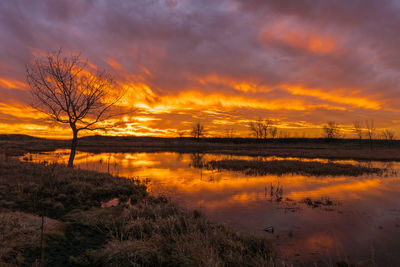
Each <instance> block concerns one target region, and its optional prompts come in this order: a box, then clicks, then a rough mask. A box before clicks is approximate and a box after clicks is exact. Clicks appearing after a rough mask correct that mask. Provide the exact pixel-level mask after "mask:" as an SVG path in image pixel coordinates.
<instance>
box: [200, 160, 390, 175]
mask: <svg viewBox="0 0 400 267" xmlns="http://www.w3.org/2000/svg"><path fill="white" fill-rule="evenodd" d="M206 167H207V168H208V169H213V170H215V169H217V170H230V171H241V172H244V173H245V174H246V175H267V174H276V175H284V174H300V175H313V176H327V175H332V176H339V175H348V176H359V175H363V174H382V173H383V172H384V170H382V169H379V168H372V167H365V166H360V165H352V164H342V163H333V162H328V163H321V162H313V161H300V160H273V161H262V160H229V159H227V160H212V161H209V162H208V163H207V164H206Z"/></svg>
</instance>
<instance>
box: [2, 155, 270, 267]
mask: <svg viewBox="0 0 400 267" xmlns="http://www.w3.org/2000/svg"><path fill="white" fill-rule="evenodd" d="M0 198H1V199H0V211H1V213H0V247H1V249H0V265H6V266H21V265H22V266H24V265H25V266H28V265H29V266H31V265H32V264H38V263H39V262H41V258H42V259H44V262H45V263H46V264H47V265H48V266H71V265H77V266H271V265H273V256H272V249H271V245H270V242H269V241H267V240H265V239H262V238H259V237H254V236H242V235H239V234H237V233H236V232H234V231H233V230H231V229H229V228H228V227H226V226H223V225H220V224H216V223H213V222H210V221H209V220H207V218H205V217H204V216H203V215H202V214H200V213H199V212H198V211H190V210H186V209H183V208H181V207H179V206H178V205H176V204H174V203H171V202H170V201H168V200H167V199H165V198H163V197H157V198H155V197H151V196H149V195H148V194H147V192H146V186H145V185H144V184H142V183H140V182H139V181H137V180H134V179H125V178H118V177H112V176H110V175H108V174H103V173H97V172H91V171H83V170H72V169H68V168H65V167H63V166H60V165H44V164H32V163H23V162H19V161H17V160H14V159H10V158H7V157H4V156H0ZM116 199H118V201H117V202H118V203H116V205H115V206H108V207H107V205H104V204H105V203H107V202H109V201H110V200H111V201H114V200H116ZM42 219H43V226H44V227H43V228H44V231H43V234H42V233H41V227H42Z"/></svg>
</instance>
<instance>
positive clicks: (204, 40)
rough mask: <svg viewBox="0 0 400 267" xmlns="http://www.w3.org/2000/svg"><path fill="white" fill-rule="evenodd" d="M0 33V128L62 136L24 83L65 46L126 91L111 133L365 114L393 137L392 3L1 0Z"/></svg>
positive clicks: (399, 52) (292, 125)
mask: <svg viewBox="0 0 400 267" xmlns="http://www.w3.org/2000/svg"><path fill="white" fill-rule="evenodd" d="M0 40H1V42H0V134H3V133H23V134H29V135H34V136H47V137H57V138H64V137H69V136H70V130H69V129H68V126H65V125H60V124H56V123H53V122H51V121H49V120H46V117H45V116H44V115H43V114H40V113H37V112H36V111H35V110H33V109H32V108H30V107H29V105H28V104H29V101H30V94H29V88H28V86H27V85H26V80H25V67H26V65H27V64H28V63H29V62H31V61H32V60H33V59H34V57H35V56H36V55H40V54H42V53H46V52H49V51H54V50H57V49H59V48H60V47H62V48H63V50H64V51H66V52H69V53H81V55H82V57H84V58H86V59H87V60H88V62H89V63H90V64H92V65H93V66H95V67H97V68H98V69H104V70H106V71H108V72H110V73H111V74H112V75H113V76H114V77H115V79H116V81H117V82H118V83H119V85H120V86H122V87H123V88H125V89H126V90H127V93H126V94H125V96H124V98H123V99H122V101H121V102H120V104H119V105H121V106H122V107H123V108H131V107H135V109H136V111H135V113H132V114H128V115H123V116H121V117H119V118H115V119H114V120H113V121H110V122H109V123H110V124H113V123H115V124H116V126H115V127H114V128H112V129H111V130H109V131H107V133H106V134H108V135H131V134H133V135H153V136H177V134H176V131H177V130H189V129H190V128H191V127H192V125H193V124H194V123H197V122H200V123H202V124H204V125H205V126H206V129H207V133H208V135H209V136H223V135H224V134H225V130H226V129H228V128H233V129H235V134H236V135H237V136H245V137H247V136H249V134H250V131H249V129H248V124H249V122H250V121H253V120H256V119H257V118H269V119H271V120H272V121H273V124H274V125H276V126H277V127H278V128H279V129H280V131H281V132H282V133H290V135H292V136H294V135H296V136H307V137H311V136H321V135H322V129H321V127H322V126H323V125H324V124H325V123H326V122H328V121H335V122H337V123H338V124H340V125H341V126H342V127H343V129H344V132H343V133H345V134H346V136H347V137H353V136H354V135H353V134H352V133H351V132H350V131H351V129H350V128H351V124H352V123H353V121H355V120H358V121H361V122H364V121H365V120H367V119H373V120H374V121H375V125H376V127H377V128H378V129H379V130H383V129H385V128H388V129H392V130H395V131H396V132H398V134H397V137H400V131H399V130H400V127H399V126H400V1H389V0H336V1H330V0H329V1H328V0H326V1H322V0H317V1H311V0H308V1H307V0H287V1H272V0H271V1H268V0H219V1H215V0H202V1H199V0H135V1H127V0H126V1H123V0H116V1H104V0H91V1H78V0H76V1H66V0H65V1H51V0H47V1H45V0H40V1H31V0H25V1H23V0H13V1H1V2H0ZM98 133H99V134H104V133H102V132H98ZM82 134H94V133H93V132H85V133H82Z"/></svg>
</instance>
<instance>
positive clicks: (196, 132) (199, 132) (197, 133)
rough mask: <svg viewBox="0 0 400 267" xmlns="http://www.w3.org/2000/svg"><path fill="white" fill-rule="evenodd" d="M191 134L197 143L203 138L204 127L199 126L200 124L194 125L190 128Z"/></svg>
mask: <svg viewBox="0 0 400 267" xmlns="http://www.w3.org/2000/svg"><path fill="white" fill-rule="evenodd" d="M191 134H192V136H193V138H194V139H196V140H197V141H199V140H200V138H201V137H203V136H204V134H205V130H204V126H203V125H201V124H200V122H198V123H196V124H195V125H194V126H193V128H192V133H191Z"/></svg>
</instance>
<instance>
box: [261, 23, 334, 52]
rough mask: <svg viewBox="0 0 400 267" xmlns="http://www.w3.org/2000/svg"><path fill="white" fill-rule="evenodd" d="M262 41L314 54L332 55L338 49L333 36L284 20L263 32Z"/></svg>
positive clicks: (269, 26)
mask: <svg viewBox="0 0 400 267" xmlns="http://www.w3.org/2000/svg"><path fill="white" fill-rule="evenodd" d="M261 40H262V41H263V42H265V43H269V42H279V43H284V44H286V45H289V46H292V47H295V48H300V49H303V50H306V51H309V52H312V53H317V54H326V53H331V52H333V51H334V50H335V49H336V48H337V46H338V45H337V42H336V41H335V40H334V38H333V37H332V36H329V35H324V34H321V33H320V32H317V31H316V30H314V29H313V27H311V26H309V25H306V24H304V23H303V24H299V22H297V21H292V20H289V19H282V20H279V21H277V22H275V23H272V24H271V25H268V26H267V27H265V28H264V29H263V30H262V33H261Z"/></svg>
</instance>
